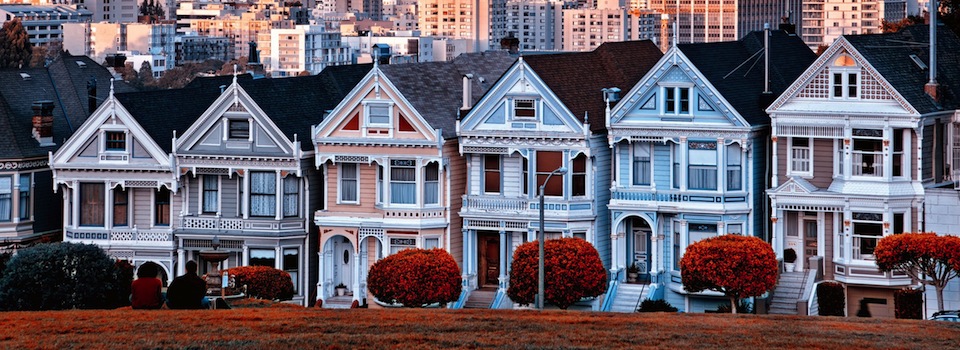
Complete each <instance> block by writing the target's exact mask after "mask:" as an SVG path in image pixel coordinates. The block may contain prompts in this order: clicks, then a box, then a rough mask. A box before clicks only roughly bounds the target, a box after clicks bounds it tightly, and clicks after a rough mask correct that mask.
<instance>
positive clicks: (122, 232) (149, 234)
mask: <svg viewBox="0 0 960 350" xmlns="http://www.w3.org/2000/svg"><path fill="white" fill-rule="evenodd" d="M65 231H66V233H65V236H66V237H67V238H68V239H76V240H94V241H110V242H164V243H167V242H173V230H172V229H170V228H163V229H139V228H136V227H133V228H111V229H107V228H99V227H77V228H67V229H66V230H65Z"/></svg>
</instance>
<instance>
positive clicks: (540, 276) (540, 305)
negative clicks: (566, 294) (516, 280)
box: [537, 166, 567, 310]
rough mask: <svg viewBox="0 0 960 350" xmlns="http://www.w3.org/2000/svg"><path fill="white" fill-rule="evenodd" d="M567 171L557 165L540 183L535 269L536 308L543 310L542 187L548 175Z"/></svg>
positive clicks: (544, 185)
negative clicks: (538, 242) (537, 253)
mask: <svg viewBox="0 0 960 350" xmlns="http://www.w3.org/2000/svg"><path fill="white" fill-rule="evenodd" d="M566 172H567V168H566V167H562V166H561V167H559V168H557V170H554V171H552V172H550V175H547V179H546V180H543V183H542V184H540V234H539V236H538V237H537V240H539V241H540V255H539V257H540V258H539V270H537V277H538V280H537V310H543V289H544V286H543V285H544V272H543V241H544V235H545V234H544V231H543V188H544V187H546V186H547V183H548V182H550V177H552V176H553V175H554V174H559V175H563V174H565V173H566Z"/></svg>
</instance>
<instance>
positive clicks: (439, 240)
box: [420, 235, 443, 249]
mask: <svg viewBox="0 0 960 350" xmlns="http://www.w3.org/2000/svg"><path fill="white" fill-rule="evenodd" d="M428 239H435V240H437V246H436V248H440V249H443V239H442V237H441V236H440V235H424V236H423V237H422V238H421V239H420V247H421V248H423V249H430V248H428V247H427V240H428Z"/></svg>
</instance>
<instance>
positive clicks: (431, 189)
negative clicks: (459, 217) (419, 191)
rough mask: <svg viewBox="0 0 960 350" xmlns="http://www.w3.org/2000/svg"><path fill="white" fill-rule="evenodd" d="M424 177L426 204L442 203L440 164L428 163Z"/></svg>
mask: <svg viewBox="0 0 960 350" xmlns="http://www.w3.org/2000/svg"><path fill="white" fill-rule="evenodd" d="M423 178H424V183H423V202H424V203H425V204H437V203H440V181H439V178H440V166H439V165H438V164H437V163H430V164H427V166H426V168H425V169H424V176H423Z"/></svg>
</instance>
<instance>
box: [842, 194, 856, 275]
mask: <svg viewBox="0 0 960 350" xmlns="http://www.w3.org/2000/svg"><path fill="white" fill-rule="evenodd" d="M852 218H853V213H852V212H851V211H850V208H849V207H848V208H845V209H844V210H843V220H842V221H841V222H840V223H841V225H843V237H842V239H843V250H845V252H843V262H844V265H849V264H850V260H852V259H853V235H851V234H850V233H851V232H853V223H851V222H850V220H851V219H852Z"/></svg>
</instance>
